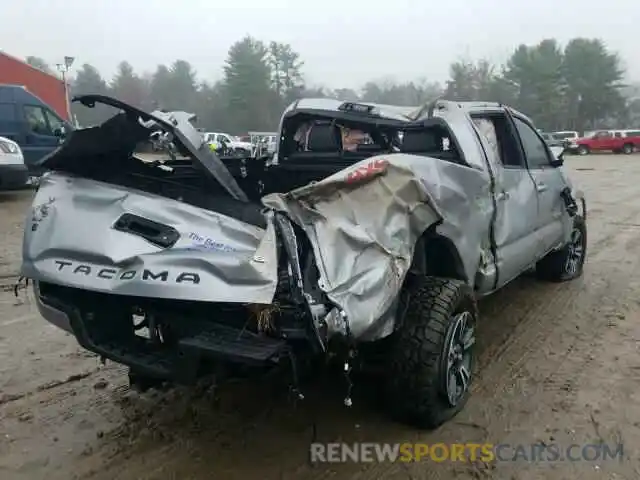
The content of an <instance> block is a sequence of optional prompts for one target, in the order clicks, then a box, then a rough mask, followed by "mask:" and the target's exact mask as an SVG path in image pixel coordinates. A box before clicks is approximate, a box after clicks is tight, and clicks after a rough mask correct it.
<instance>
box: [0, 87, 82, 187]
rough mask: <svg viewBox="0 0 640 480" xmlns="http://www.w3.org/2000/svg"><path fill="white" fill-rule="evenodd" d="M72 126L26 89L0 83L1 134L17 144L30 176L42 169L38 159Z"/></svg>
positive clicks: (58, 143)
mask: <svg viewBox="0 0 640 480" xmlns="http://www.w3.org/2000/svg"><path fill="white" fill-rule="evenodd" d="M73 128H74V127H73V126H72V125H71V124H70V123H69V122H67V121H65V120H63V119H62V118H61V117H60V116H59V115H58V114H57V113H56V112H55V110H54V109H53V108H52V107H51V106H49V105H48V104H46V103H44V102H43V101H42V100H41V99H40V98H38V97H37V96H35V95H34V94H33V93H31V92H30V91H29V90H27V89H26V88H23V87H21V86H17V85H0V136H2V137H5V138H8V139H9V140H11V141H13V142H15V143H17V144H18V145H19V146H20V150H21V151H22V154H23V155H24V161H25V164H26V165H27V168H28V169H29V173H30V175H31V176H33V177H37V176H39V175H41V174H42V173H43V172H44V171H43V169H42V168H41V167H40V165H39V162H40V160H41V159H42V158H43V157H44V156H45V155H47V154H49V153H51V152H52V151H53V150H55V149H56V148H58V146H59V145H60V143H61V142H62V139H63V137H64V136H65V134H66V133H68V132H70V131H71V130H73Z"/></svg>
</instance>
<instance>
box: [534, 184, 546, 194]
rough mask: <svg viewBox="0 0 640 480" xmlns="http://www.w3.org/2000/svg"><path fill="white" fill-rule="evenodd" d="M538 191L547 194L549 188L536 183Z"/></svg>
mask: <svg viewBox="0 0 640 480" xmlns="http://www.w3.org/2000/svg"><path fill="white" fill-rule="evenodd" d="M536 190H538V192H546V191H547V186H546V185H545V184H544V183H536Z"/></svg>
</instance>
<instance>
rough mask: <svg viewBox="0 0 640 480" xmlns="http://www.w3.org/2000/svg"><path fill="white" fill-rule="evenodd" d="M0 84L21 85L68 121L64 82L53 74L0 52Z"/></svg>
mask: <svg viewBox="0 0 640 480" xmlns="http://www.w3.org/2000/svg"><path fill="white" fill-rule="evenodd" d="M0 84H10V85H21V86H24V87H26V88H27V90H29V91H30V92H31V93H33V94H34V95H36V96H37V97H39V98H40V100H42V101H43V102H44V103H46V104H48V105H49V106H50V107H51V108H52V109H53V110H54V111H55V112H56V113H57V114H58V115H59V116H60V117H61V118H63V119H65V120H67V121H70V118H69V112H68V110H67V108H68V104H67V96H66V91H65V88H64V83H63V82H62V80H60V79H59V78H58V77H56V76H55V75H51V74H49V73H45V72H43V71H42V70H40V69H38V68H35V67H32V66H31V65H29V64H28V63H26V62H25V61H23V60H20V59H19V58H16V57H13V56H11V55H8V54H6V53H4V52H0Z"/></svg>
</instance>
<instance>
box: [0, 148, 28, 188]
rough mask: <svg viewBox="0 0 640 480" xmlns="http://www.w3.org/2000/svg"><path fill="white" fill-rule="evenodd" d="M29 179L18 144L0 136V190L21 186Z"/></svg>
mask: <svg viewBox="0 0 640 480" xmlns="http://www.w3.org/2000/svg"><path fill="white" fill-rule="evenodd" d="M28 179H29V172H28V170H27V167H26V166H25V164H24V156H23V155H22V150H21V149H20V146H19V145H18V144H17V143H16V142H14V141H11V140H9V139H8V138H5V137H0V191H2V190H16V189H19V188H23V187H25V186H26V184H27V180H28Z"/></svg>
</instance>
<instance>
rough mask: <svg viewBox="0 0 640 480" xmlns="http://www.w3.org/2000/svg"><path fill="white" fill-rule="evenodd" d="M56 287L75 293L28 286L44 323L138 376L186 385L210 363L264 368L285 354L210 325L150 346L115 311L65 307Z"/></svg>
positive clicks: (253, 337)
mask: <svg viewBox="0 0 640 480" xmlns="http://www.w3.org/2000/svg"><path fill="white" fill-rule="evenodd" d="M47 285H49V287H48V288H46V289H44V288H43V287H45V286H47ZM51 287H53V289H52V288H51ZM60 288H63V289H66V290H69V293H71V294H80V292H81V291H79V290H78V289H68V288H67V287H59V286H51V285H50V284H44V285H42V284H40V282H34V286H33V289H34V293H35V297H36V301H37V306H38V310H39V311H40V314H41V315H42V316H43V317H44V318H45V320H47V321H48V322H50V323H51V324H53V325H55V326H57V327H59V328H61V329H62V330H65V331H66V332H69V333H71V334H73V335H74V336H75V337H76V339H77V340H78V343H79V344H80V345H81V346H82V347H84V348H85V349H87V350H89V351H91V352H94V353H96V354H98V355H100V356H101V357H103V358H106V359H109V360H112V361H114V362H117V363H120V364H123V365H126V366H128V367H130V368H131V369H132V370H133V371H135V372H137V373H138V374H143V375H147V376H150V377H154V378H158V379H163V380H172V381H175V382H178V383H186V384H190V383H193V382H195V381H196V380H197V378H198V376H199V374H200V373H202V372H203V371H204V370H203V368H209V367H210V366H211V365H213V363H215V362H223V363H235V364H243V365H246V366H253V367H266V366H269V365H271V366H273V365H275V364H277V363H279V362H280V360H281V359H282V358H285V357H286V358H288V355H289V346H288V344H287V343H286V342H285V341H284V340H281V339H276V338H271V337H266V336H262V335H257V334H255V333H252V332H250V331H246V330H244V329H240V328H236V327H233V326H227V325H222V324H217V323H214V322H212V321H209V322H199V321H197V322H193V324H192V325H189V327H191V328H188V332H186V331H185V333H183V334H181V335H179V337H178V338H176V341H175V342H173V343H172V344H171V345H169V344H163V345H158V344H153V343H152V342H151V341H148V340H147V339H144V338H142V337H138V336H136V335H135V334H134V333H133V330H131V329H130V328H127V326H126V325H123V323H122V321H121V319H119V318H116V317H117V312H114V313H113V317H111V318H109V317H107V316H104V315H102V316H100V317H99V318H97V317H94V313H93V312H91V311H89V310H86V308H85V307H83V306H76V305H73V304H71V303H69V302H68V300H67V295H58V294H56V290H59V289H60ZM43 290H45V291H44V293H43ZM105 295H106V294H99V293H88V296H90V297H89V298H91V299H93V300H100V299H101V298H102V299H104V297H105ZM92 303H93V302H92ZM106 303H107V302H102V303H101V304H102V305H105V304H106ZM178 320H181V321H184V320H186V319H185V318H181V319H178ZM190 323H191V322H190ZM123 327H124V328H123Z"/></svg>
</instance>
